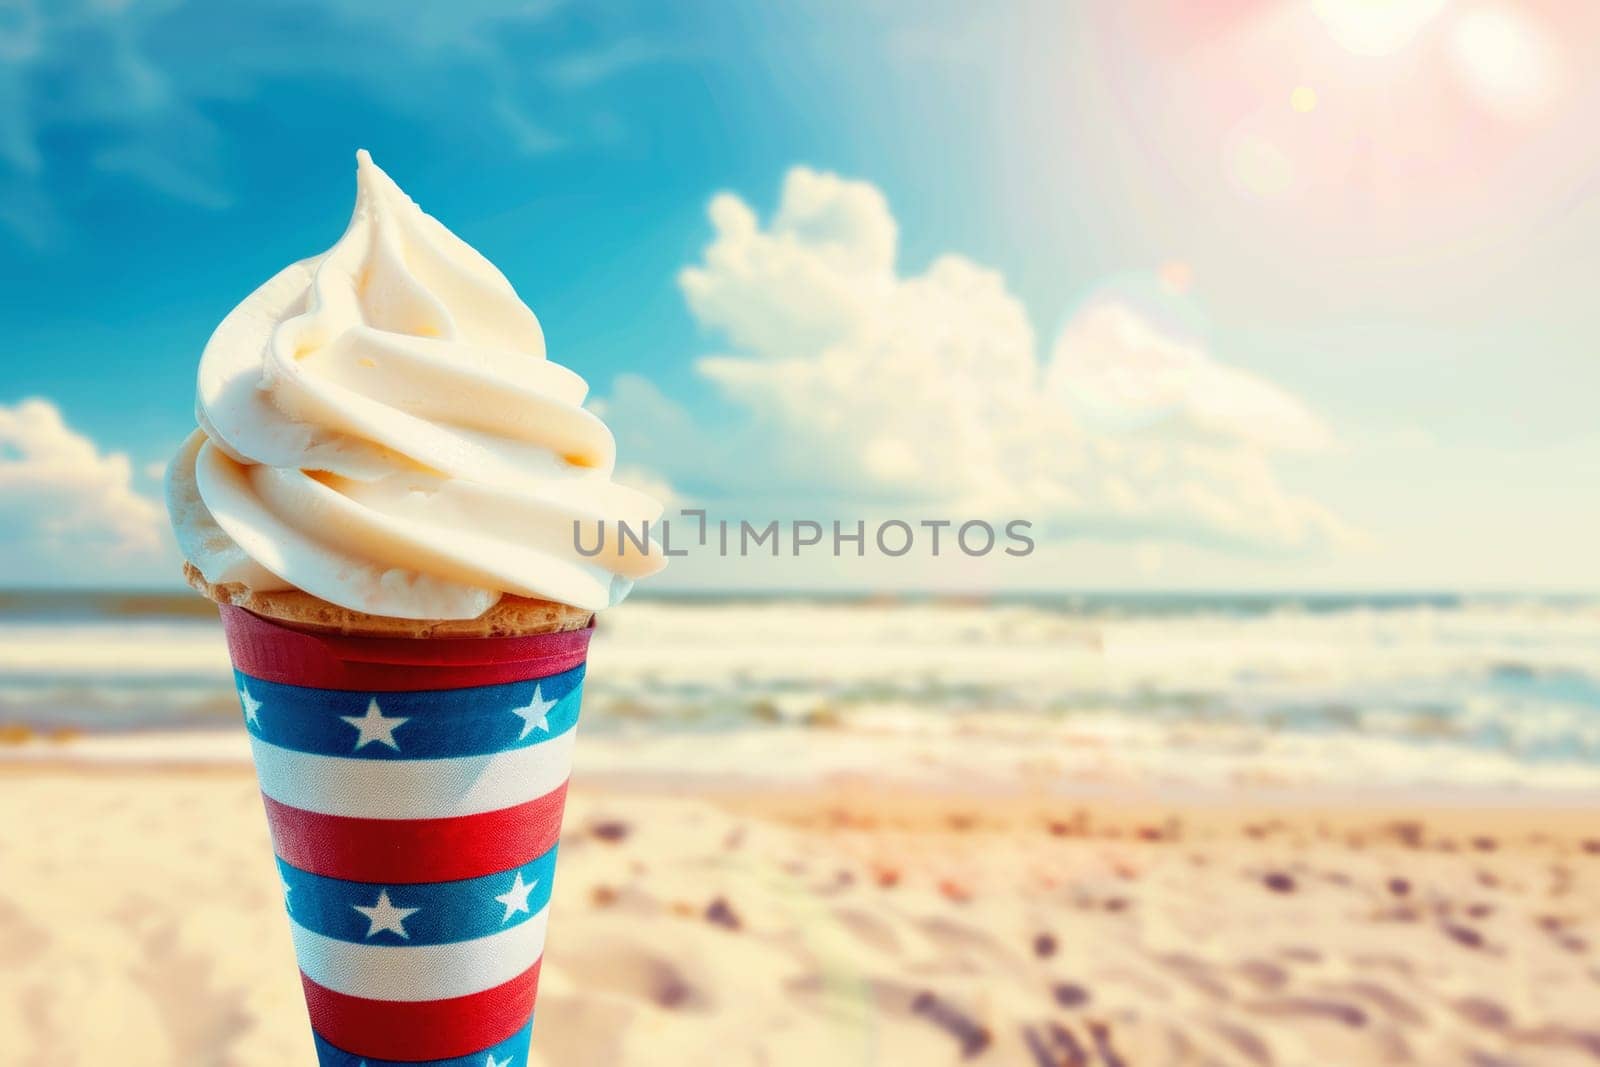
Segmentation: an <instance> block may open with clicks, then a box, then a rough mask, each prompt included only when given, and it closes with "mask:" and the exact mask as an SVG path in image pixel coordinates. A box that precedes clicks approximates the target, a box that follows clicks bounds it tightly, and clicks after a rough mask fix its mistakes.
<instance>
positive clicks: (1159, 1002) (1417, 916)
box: [0, 738, 1600, 1067]
mask: <svg viewBox="0 0 1600 1067" xmlns="http://www.w3.org/2000/svg"><path fill="white" fill-rule="evenodd" d="M608 744H609V742H608V741H607V740H606V739H604V738H594V739H590V740H589V741H587V742H586V746H588V747H589V748H590V749H591V750H592V758H589V757H584V758H582V759H581V760H580V763H581V764H582V765H583V766H584V767H587V768H600V769H599V770H593V769H588V770H585V769H580V773H579V775H578V776H577V778H576V780H575V782H574V786H573V791H572V794H571V801H570V806H569V809H568V818H567V832H566V835H565V839H564V841H563V844H562V860H561V866H560V868H559V871H558V875H557V884H556V893H555V900H554V913H553V919H552V924H551V932H550V938H549V943H548V948H547V956H546V964H545V971H544V979H543V987H542V990H541V994H540V1001H539V1018H538V1024H537V1027H536V1030H535V1036H534V1044H535V1049H536V1051H535V1056H534V1062H535V1063H536V1064H540V1065H542V1067H569V1065H585V1067H589V1065H595V1067H605V1065H609V1064H650V1065H654V1067H672V1065H677V1064H683V1065H689V1064H695V1065H702V1064H708V1063H715V1064H718V1065H729V1067H738V1065H744V1064H750V1065H755V1064H762V1065H769V1067H784V1065H791V1064H792V1065H797V1067H798V1065H801V1064H805V1065H808V1067H809V1065H814V1064H816V1063H818V1062H824V1063H833V1064H839V1065H846V1064H850V1065H855V1064H892V1065H910V1064H917V1065H937V1064H977V1065H980V1067H981V1065H984V1064H997V1065H998V1064H1004V1065H1012V1064H1017V1065H1028V1064H1037V1065H1044V1064H1074V1065H1103V1067H1117V1065H1126V1067H1143V1065H1150V1064H1153V1065H1167V1064H1173V1065H1183V1064H1242V1065H1251V1067H1260V1065H1300V1064H1338V1065H1341V1067H1343V1065H1359V1064H1380V1063H1381V1064H1390V1063H1398V1064H1408V1063H1414V1064H1429V1065H1433V1064H1472V1065H1477V1067H1495V1065H1510V1064H1539V1065H1544V1064H1549V1065H1561V1064H1588V1065H1594V1064H1597V1063H1600V818H1596V817H1595V815H1594V814H1593V809H1592V808H1587V809H1585V808H1576V809H1574V808H1569V807H1564V806H1563V805H1562V804H1561V803H1560V802H1559V801H1558V800H1556V799H1555V798H1551V797H1546V798H1544V799H1542V800H1540V801H1538V802H1537V803H1529V804H1524V805H1521V806H1509V805H1507V806H1499V807H1493V806H1490V807H1486V806H1484V804H1482V803H1472V802H1464V801H1461V800H1459V799H1457V800H1455V801H1453V802H1452V803H1451V805H1450V806H1444V805H1442V804H1441V805H1437V806H1432V807H1430V806H1428V805H1418V804H1411V805H1408V806H1406V808H1405V809H1404V810H1403V811H1401V810H1398V809H1395V810H1385V808H1384V807H1383V806H1382V805H1381V804H1378V803H1374V802H1372V801H1371V800H1370V799H1369V800H1362V799H1360V798H1345V799H1341V798H1338V797H1333V796H1329V797H1326V798H1317V797H1314V796H1304V795H1302V796H1300V797H1299V798H1298V799H1297V800H1296V802H1295V803H1294V804H1293V805H1290V806H1282V805H1274V806H1270V807H1268V806H1262V805H1260V804H1258V803H1255V802H1252V801H1251V800H1250V799H1249V798H1248V797H1247V796H1245V795H1244V794H1237V793H1217V794H1212V795H1209V796H1207V795H1190V796H1185V797H1182V798H1163V797H1160V796H1156V795H1150V794H1138V793H1134V794H1129V795H1125V796H1121V797H1112V796H1100V797H1097V798H1095V799H1093V800H1077V801H1074V800H1068V799H1064V798H1061V797H1056V798H1053V799H1050V800H1044V799H1042V798H1040V797H1038V796H1030V795H1028V794H1026V793H1021V792H1012V793H1006V792H997V791H993V790H990V791H986V792H984V793H983V794H981V795H976V794H975V795H961V794H959V793H953V792H951V791H949V790H942V791H930V790H926V789H922V790H918V789H909V788H895V789H888V788H884V787H882V786H872V785H869V784H866V783H864V782H862V781H857V782H856V783H855V784H853V785H845V784H840V783H839V782H832V783H829V782H814V783H810V784H791V785H787V786H785V787H783V788H769V789H762V790H751V789H749V788H748V787H747V786H742V785H735V784H730V783H727V782H721V783H719V782H716V781H711V780H707V779H705V778H704V777H700V778H687V777H685V778H682V779H680V780H678V781H676V782H672V781H667V780H663V779H659V778H655V779H650V780H649V781H648V783H645V782H643V781H642V780H640V779H637V778H633V777H625V776H620V775H616V774H608V773H607V772H606V771H605V770H604V769H603V768H604V767H605V766H606V759H605V748H606V746H607V745H608ZM0 811H3V812H4V819H3V821H0V1062H3V1063H5V1064H7V1065H16V1067H35V1065H39V1067H43V1065H46V1064H49V1065H52V1067H57V1065H66V1067H71V1065H78V1064H82V1065H90V1064H106V1063H117V1064H119V1065H122V1067H139V1065H146V1064H148V1065H161V1067H168V1065H173V1064H186V1065H219V1067H256V1065H260V1067H269V1065H270V1067H284V1065H288V1064H302V1063H311V1062H313V1058H312V1053H311V1043H310V1040H309V1037H308V1031H307V1026H306V1022H305V1017H304V1009H303V1006H302V1003H301V1000H300V990H299V985H298V981H297V976H296V971H295V966H294V959H293V955H292V952H291V949H290V945H289V938H288V934H287V931H286V927H285V925H284V921H283V917H282V911H281V903H280V897H279V893H280V890H279V886H278V882H277V880H276V878H275V872H274V870H273V867H272V864H271V860H270V858H269V849H268V844H267V837H266V831H265V827H264V823H263V819H262V815H261V809H260V800H259V796H258V794H257V793H256V790H255V786H254V782H253V778H252V776H251V774H250V772H249V771H248V769H247V768H246V767H243V766H240V765H237V764H232V763H228V762H226V761H224V762H219V763H216V764H213V765H209V766H201V765H198V764H189V765H186V766H182V767H178V766H165V767H157V766H152V765H148V764H143V765H142V764H138V763H136V762H135V763H128V762H123V763H106V764H104V765H100V766H91V765H86V764H83V763H82V762H81V761H76V760H74V759H73V758H72V757H71V753H70V748H69V747H68V748H63V749H62V754H61V756H60V758H51V759H48V760H40V761H34V762H32V763H29V764H24V763H20V762H15V761H13V762H7V763H3V764H0ZM1419 812H1420V813H1419ZM519 1067H520V1065H519Z"/></svg>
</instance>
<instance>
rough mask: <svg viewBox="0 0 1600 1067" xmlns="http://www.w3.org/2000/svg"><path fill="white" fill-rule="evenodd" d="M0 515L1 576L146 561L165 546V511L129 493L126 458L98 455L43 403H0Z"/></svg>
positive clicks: (45, 575)
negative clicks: (111, 561) (3, 572)
mask: <svg viewBox="0 0 1600 1067" xmlns="http://www.w3.org/2000/svg"><path fill="white" fill-rule="evenodd" d="M0 515H3V516H4V517H3V518H0V544H3V545H4V546H5V553H4V555H5V557H6V560H7V562H8V564H10V566H8V567H7V568H6V570H7V571H8V572H11V573H8V574H6V575H5V577H6V580H9V581H15V580H18V579H22V578H29V579H33V580H39V579H47V578H50V577H52V575H51V574H49V573H41V572H39V571H36V570H35V571H32V572H31V573H30V572H29V571H30V570H32V568H34V567H35V566H38V567H44V568H51V567H60V566H63V565H74V566H77V565H81V566H82V567H83V568H84V569H85V570H86V571H87V570H93V569H94V568H96V567H98V565H99V564H100V563H103V562H106V560H107V558H108V557H109V558H114V559H117V560H121V561H128V560H131V559H139V558H154V557H156V556H157V555H158V554H160V553H161V552H162V550H163V548H164V546H165V530H166V515H165V512H164V511H163V510H162V509H161V507H160V506H159V505H158V504H157V503H156V502H155V501H154V500H151V499H150V498H148V497H146V496H143V495H141V494H140V493H138V492H136V491H135V490H134V488H133V465H132V464H131V463H130V462H129V460H128V457H127V456H125V455H123V454H122V453H120V452H112V453H102V452H101V451H100V450H99V448H98V447H96V445H95V443H94V442H93V441H91V440H90V439H89V438H87V437H85V436H84V435H82V434H80V433H78V432H77V431H75V430H73V429H72V427H70V426H68V425H67V423H66V421H65V420H64V419H63V418H62V417H61V412H60V411H58V410H57V409H56V406H55V405H54V404H52V403H50V402H49V401H48V400H40V399H34V400H24V401H22V402H21V403H20V404H17V405H15V406H11V407H8V406H5V405H0ZM23 568H28V570H24V569H23ZM61 577H62V578H63V579H70V578H73V577H75V575H68V574H62V575H61Z"/></svg>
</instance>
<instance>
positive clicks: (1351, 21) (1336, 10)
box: [1312, 0, 1448, 56]
mask: <svg viewBox="0 0 1600 1067" xmlns="http://www.w3.org/2000/svg"><path fill="white" fill-rule="evenodd" d="M1447 2H1448V0H1313V3H1312V7H1313V9H1314V10H1315V11H1316V13H1317V17H1318V18H1320V19H1321V20H1322V23H1323V25H1324V26H1326V27H1327V28H1328V32H1329V33H1330V34H1332V36H1333V38H1334V40H1336V41H1338V42H1339V44H1341V45H1342V46H1344V47H1345V48H1347V49H1349V50H1350V51H1351V52H1355V53H1357V54H1358V55H1364V56H1382V55H1388V54H1390V53H1391V52H1394V51H1396V50H1397V49H1399V48H1401V47H1402V46H1404V45H1405V44H1406V42H1408V41H1410V40H1411V39H1412V38H1413V37H1415V36H1416V35H1417V33H1418V32H1419V31H1420V30H1421V29H1422V28H1423V27H1424V26H1426V25H1427V24H1428V23H1429V22H1430V21H1432V20H1433V18H1434V17H1435V16H1437V15H1438V14H1439V12H1441V11H1443V10H1444V7H1445V5H1446V3H1447Z"/></svg>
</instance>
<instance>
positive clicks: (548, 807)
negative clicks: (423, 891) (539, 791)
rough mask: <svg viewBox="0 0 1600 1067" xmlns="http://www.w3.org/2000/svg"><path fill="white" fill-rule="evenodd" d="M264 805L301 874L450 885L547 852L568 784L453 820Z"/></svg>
mask: <svg viewBox="0 0 1600 1067" xmlns="http://www.w3.org/2000/svg"><path fill="white" fill-rule="evenodd" d="M261 799H262V801H263V802H264V803H265V804H266V807H267V822H268V824H269V825H270V826H271V827H272V844H273V847H274V849H275V850H276V851H277V853H278V855H279V856H280V857H281V858H282V859H283V860H284V862H286V863H288V864H289V865H291V866H294V867H298V868H300V869H301V870H302V871H310V872H311V873H313V874H321V875H325V876H327V877H329V878H342V879H344V880H345V881H347V882H394V883H397V884H408V883H416V882H451V881H455V880H456V879H458V878H477V877H479V876H480V875H485V874H494V873H495V872H497V871H504V870H509V869H510V868H512V867H520V866H522V865H523V864H524V863H528V862H530V861H531V860H535V859H537V858H538V857H540V856H542V855H544V854H545V853H546V852H549V851H550V849H551V848H552V847H553V846H554V845H555V843H556V839H557V838H559V837H560V836H561V812H562V809H563V808H564V807H565V805H566V802H567V783H565V782H563V783H561V785H560V786H559V787H558V788H556V789H554V790H552V791H551V792H549V793H546V794H545V795H544V796H542V797H539V798H537V799H535V800H530V801H528V802H527V803H526V804H518V805H517V806H516V807H512V808H502V809H500V810H499V811H486V812H484V813H482V814H481V815H458V816H455V817H453V818H448V819H356V818H351V817H350V816H347V815H322V814H319V813H318V812H314V811H302V810H301V809H299V808H291V807H289V806H288V805H287V804H280V803H278V802H277V801H276V800H273V799H272V798H271V797H269V796H266V795H263V796H262V798H261Z"/></svg>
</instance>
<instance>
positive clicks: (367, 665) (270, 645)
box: [221, 604, 594, 693]
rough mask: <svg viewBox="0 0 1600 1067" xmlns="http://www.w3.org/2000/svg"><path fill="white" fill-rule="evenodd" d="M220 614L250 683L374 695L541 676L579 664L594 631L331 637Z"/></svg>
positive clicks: (227, 609)
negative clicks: (504, 634) (498, 635)
mask: <svg viewBox="0 0 1600 1067" xmlns="http://www.w3.org/2000/svg"><path fill="white" fill-rule="evenodd" d="M221 611H222V628H223V630H224V631H225V632H226V633H227V635H228V651H229V652H230V653H231V654H232V656H233V665H234V666H235V667H237V668H238V669H239V670H240V671H242V672H243V673H245V674H248V675H249V676H250V677H252V678H260V679H263V680H264V681H268V682H281V683H283V684H284V685H300V686H309V687H311V688H315V689H356V690H361V691H363V692H375V693H395V692H407V691H412V690H418V689H467V688H470V687H472V686H478V685H501V684H503V683H505V682H520V681H524V680H527V679H530V678H548V677H549V676H550V675H552V674H560V673H561V672H562V671H565V670H571V669H572V668H573V667H576V666H577V665H578V664H580V663H582V662H583V661H584V658H585V657H586V656H587V655H588V654H589V637H590V635H591V634H593V633H594V623H593V622H592V621H591V622H590V623H589V625H588V626H587V627H586V628H584V629H582V630H566V631H563V632H561V633H550V634H533V635H531V636H528V637H430V638H427V639H425V640H419V639H417V638H408V637H339V636H337V635H334V636H327V635H323V634H309V633H302V632H301V631H299V630H291V629H289V628H288V627H287V626H280V625H279V624H277V623H275V622H270V621H268V620H266V619H263V618H261V617H260V616H259V615H252V614H250V612H248V611H245V610H244V609H243V608H236V607H234V606H233V605H231V604H223V605H222V606H221Z"/></svg>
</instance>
